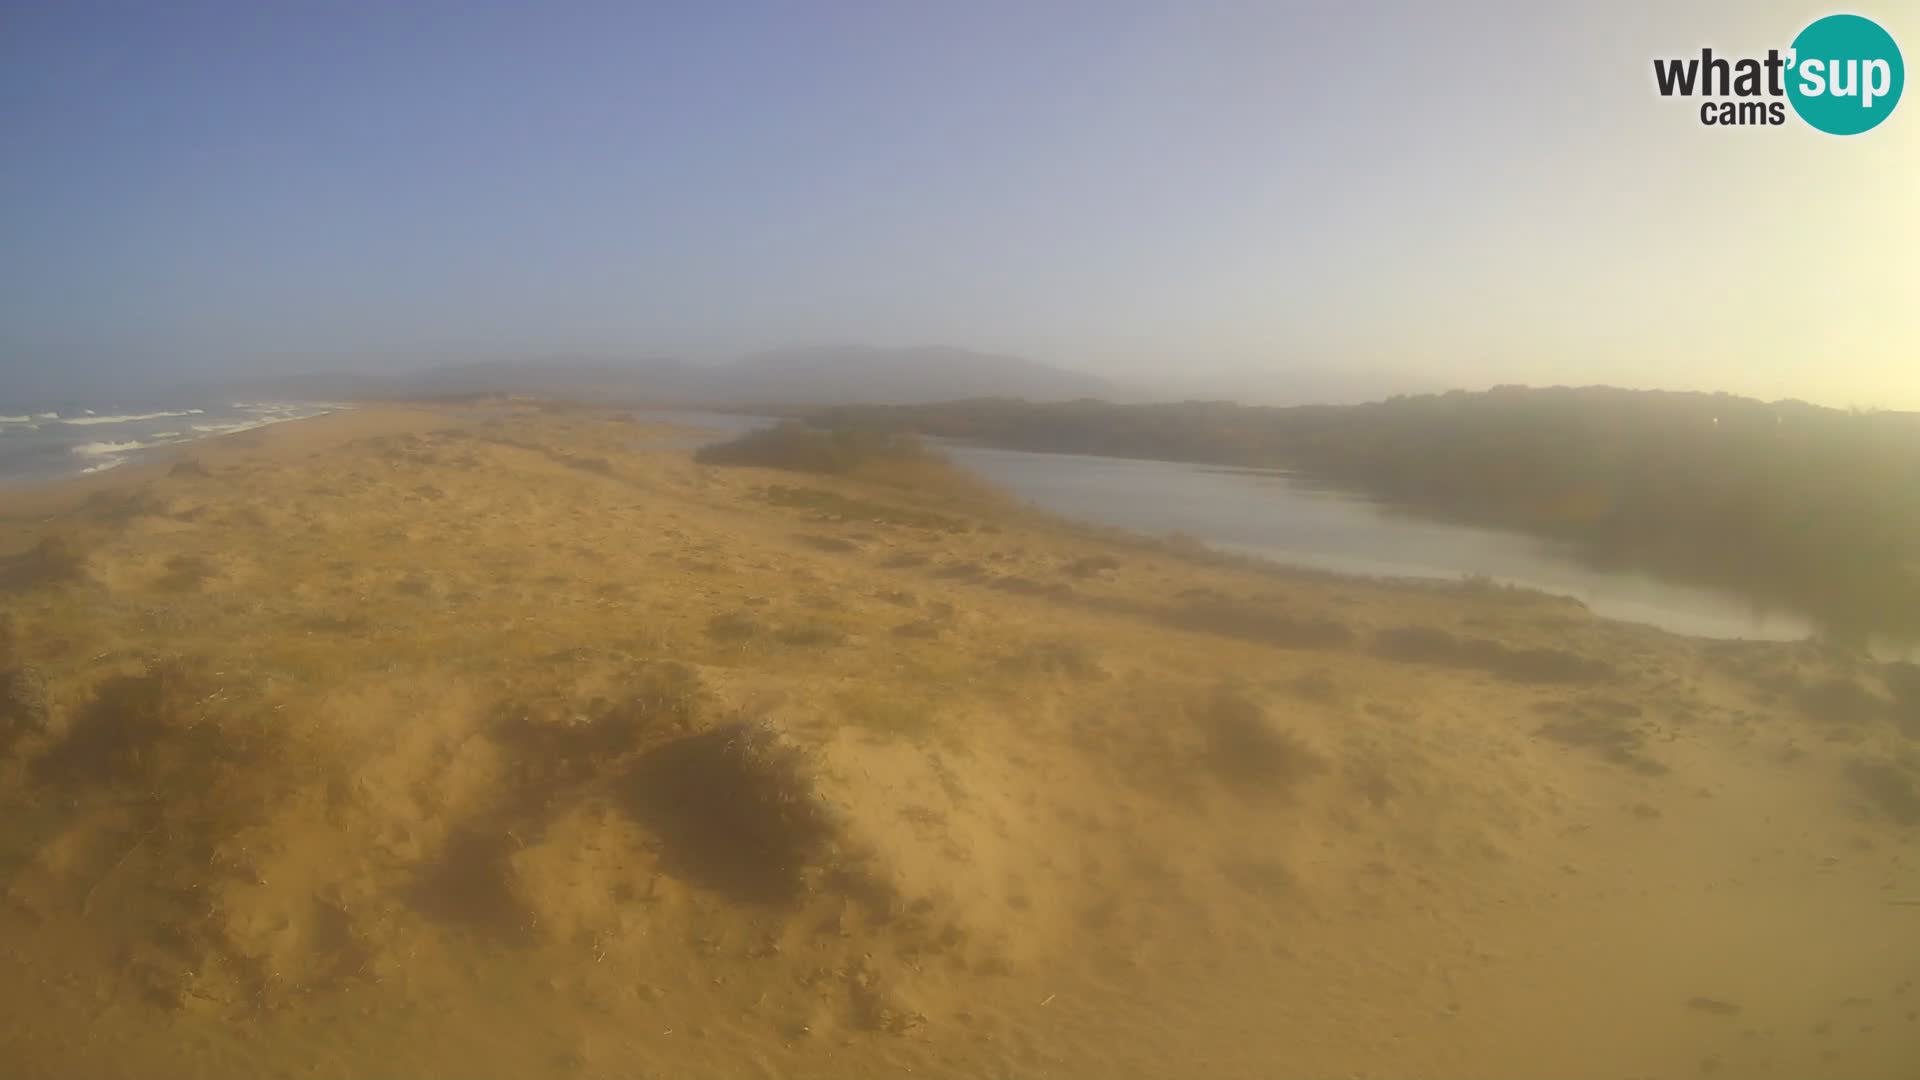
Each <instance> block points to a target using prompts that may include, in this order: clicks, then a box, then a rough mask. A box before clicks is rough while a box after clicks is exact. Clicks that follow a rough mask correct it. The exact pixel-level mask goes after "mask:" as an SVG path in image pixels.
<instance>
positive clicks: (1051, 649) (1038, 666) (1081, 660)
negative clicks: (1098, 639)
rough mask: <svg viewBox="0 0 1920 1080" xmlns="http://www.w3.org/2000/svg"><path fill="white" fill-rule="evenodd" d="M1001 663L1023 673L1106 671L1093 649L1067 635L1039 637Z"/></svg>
mask: <svg viewBox="0 0 1920 1080" xmlns="http://www.w3.org/2000/svg"><path fill="white" fill-rule="evenodd" d="M1000 666H1001V667H1002V668H1004V669H1006V670H1007V671H1011V672H1014V673H1016V674H1021V675H1062V676H1065V677H1067V678H1070V679H1099V678H1103V677H1105V675H1106V669H1105V668H1102V667H1101V666H1100V661H1099V659H1098V658H1096V657H1095V655H1094V652H1093V650H1092V649H1090V648H1088V647H1087V646H1086V645H1084V644H1082V643H1080V642H1078V641H1072V640H1068V639H1066V638H1053V639H1050V640H1047V641H1036V642H1033V643H1031V644H1029V645H1027V646H1025V647H1024V648H1021V649H1020V650H1019V651H1017V652H1013V653H1009V654H1007V655H1006V656H1004V657H1002V658H1001V659H1000Z"/></svg>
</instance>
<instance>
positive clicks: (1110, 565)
mask: <svg viewBox="0 0 1920 1080" xmlns="http://www.w3.org/2000/svg"><path fill="white" fill-rule="evenodd" d="M1061 569H1062V570H1064V571H1065V572H1066V573H1068V574H1070V575H1072V576H1074V577H1077V578H1089V577H1093V576H1094V575H1096V574H1103V573H1108V572H1111V571H1114V570H1118V569H1120V560H1119V559H1116V558H1114V557H1113V556H1111V555H1082V556H1081V557H1080V558H1077V559H1074V560H1072V561H1070V562H1068V563H1067V564H1066V565H1065V566H1063V567H1061Z"/></svg>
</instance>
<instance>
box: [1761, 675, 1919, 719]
mask: <svg viewBox="0 0 1920 1080" xmlns="http://www.w3.org/2000/svg"><path fill="white" fill-rule="evenodd" d="M1759 683H1760V685H1761V686H1763V687H1765V688H1766V689H1768V690H1771V691H1773V692H1774V693H1777V694H1780V695H1783V696H1784V697H1785V698H1786V699H1787V700H1788V702H1790V703H1791V704H1792V705H1793V707H1794V708H1795V709H1797V710H1799V711H1800V713H1801V714H1802V715H1804V716H1805V717H1806V718H1807V719H1809V720H1813V721H1815V722H1817V723H1821V724H1830V725H1835V726H1843V727H1852V726H1857V725H1862V724H1870V723H1873V722H1874V721H1877V720H1880V719H1882V718H1884V717H1887V716H1889V714H1890V713H1892V712H1893V711H1894V709H1893V703H1890V702H1888V701H1887V700H1885V699H1884V698H1881V697H1880V696H1879V695H1878V694H1875V693H1873V692H1872V691H1871V690H1868V689H1867V688H1866V687H1864V686H1862V685H1861V684H1860V683H1859V682H1858V681H1856V680H1854V679H1850V678H1845V677H1842V676H1837V675H1836V676H1829V677H1826V678H1820V679H1811V680H1802V679H1800V678H1797V677H1795V676H1793V675H1791V674H1780V675H1775V676H1773V677H1771V678H1767V679H1762V680H1759ZM1889 688H1890V689H1891V687H1889Z"/></svg>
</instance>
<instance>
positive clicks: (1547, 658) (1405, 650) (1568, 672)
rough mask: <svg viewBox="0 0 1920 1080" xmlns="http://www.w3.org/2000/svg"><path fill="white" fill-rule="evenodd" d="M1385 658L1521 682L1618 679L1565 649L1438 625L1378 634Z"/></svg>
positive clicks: (1378, 649)
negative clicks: (1504, 640) (1528, 646)
mask: <svg viewBox="0 0 1920 1080" xmlns="http://www.w3.org/2000/svg"><path fill="white" fill-rule="evenodd" d="M1373 654H1374V655H1375V656H1378V657H1380V658H1381V659H1384V660H1395V661H1399V662H1402V663H1412V664H1438V665H1441V666H1443V667H1457V668H1468V669H1472V670H1478V671H1485V672H1488V673H1489V674H1492V675H1497V676H1499V677H1500V678H1503V679H1507V680H1510V681H1512V682H1521V683H1575V684H1578V683H1596V682H1604V681H1607V680H1609V679H1612V678H1613V677H1614V669H1613V665H1611V664H1609V663H1607V662H1606V661H1604V660H1596V659H1592V658H1590V657H1584V656H1580V655H1578V654H1575V653H1570V652H1567V651H1566V650H1564V649H1550V648H1531V649H1522V648H1514V647H1513V646H1510V645H1506V644H1503V643H1501V642H1498V641H1492V640H1489V639H1486V638H1463V637H1459V636H1456V635H1455V634H1453V633H1451V632H1449V631H1446V630H1442V629H1440V628H1439V627H1435V626H1402V627H1394V628H1391V629H1387V630H1382V631H1380V632H1378V633H1376V634H1375V635H1374V638H1373Z"/></svg>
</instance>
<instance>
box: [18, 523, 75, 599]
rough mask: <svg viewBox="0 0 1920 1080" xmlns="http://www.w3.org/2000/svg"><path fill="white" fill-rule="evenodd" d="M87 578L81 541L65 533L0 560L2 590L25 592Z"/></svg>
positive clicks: (48, 537)
mask: <svg viewBox="0 0 1920 1080" xmlns="http://www.w3.org/2000/svg"><path fill="white" fill-rule="evenodd" d="M86 579H87V552H86V548H85V547H83V546H82V545H81V543H80V541H79V540H78V539H76V538H74V537H72V536H69V535H67V534H64V533H56V534H53V535H49V536H44V537H42V538H41V539H40V542H39V543H36V544H35V545H33V546H32V547H31V548H28V549H27V550H26V551H23V552H21V553H19V554H18V555H12V556H9V557H7V558H6V559H4V560H0V590H5V591H7V592H25V591H27V590H29V589H34V588H38V587H40V586H43V585H65V584H71V583H74V582H80V581H85V580H86Z"/></svg>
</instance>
